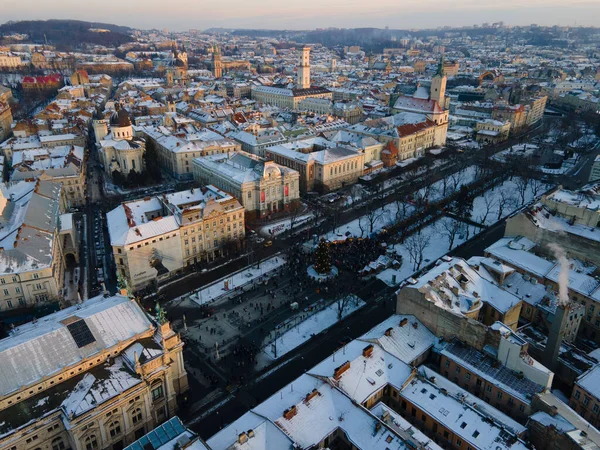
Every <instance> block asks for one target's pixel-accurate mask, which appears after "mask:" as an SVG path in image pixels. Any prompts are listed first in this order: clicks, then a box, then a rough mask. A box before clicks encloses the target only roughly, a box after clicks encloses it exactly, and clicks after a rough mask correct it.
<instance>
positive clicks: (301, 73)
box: [296, 47, 310, 89]
mask: <svg viewBox="0 0 600 450" xmlns="http://www.w3.org/2000/svg"><path fill="white" fill-rule="evenodd" d="M296 85H297V87H298V88H299V89H307V88H309V87H310V47H303V48H302V50H301V51H300V61H298V79H297V81H296Z"/></svg>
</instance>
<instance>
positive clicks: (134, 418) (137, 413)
mask: <svg viewBox="0 0 600 450" xmlns="http://www.w3.org/2000/svg"><path fill="white" fill-rule="evenodd" d="M142 419H143V415H142V410H141V408H136V409H134V410H133V411H131V422H132V423H133V424H134V425H135V424H138V423H140V422H141V421H142Z"/></svg>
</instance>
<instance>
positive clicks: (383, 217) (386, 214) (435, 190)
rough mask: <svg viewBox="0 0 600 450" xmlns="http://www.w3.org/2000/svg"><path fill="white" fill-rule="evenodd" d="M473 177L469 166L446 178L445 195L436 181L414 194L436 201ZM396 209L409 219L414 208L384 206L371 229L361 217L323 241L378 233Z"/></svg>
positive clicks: (392, 218) (339, 228)
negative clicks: (401, 210) (426, 196)
mask: <svg viewBox="0 0 600 450" xmlns="http://www.w3.org/2000/svg"><path fill="white" fill-rule="evenodd" d="M475 177H476V168H475V166H469V167H467V168H465V169H463V170H461V171H460V172H458V173H456V174H455V175H454V176H450V177H448V180H447V183H446V192H445V195H444V183H443V181H438V182H436V183H434V184H433V185H431V186H430V187H429V189H425V188H423V189H420V190H419V191H418V192H417V194H415V197H416V196H419V195H421V196H425V195H427V190H428V191H429V201H430V202H432V201H438V200H441V199H442V198H444V197H447V196H449V195H451V194H452V193H453V192H456V191H457V190H458V189H460V187H461V186H462V185H464V184H469V183H472V182H473V181H475ZM398 208H405V210H404V212H403V213H402V217H400V218H406V217H409V216H410V215H411V214H412V213H413V212H414V207H413V206H411V205H408V204H402V203H396V202H392V203H389V204H387V205H385V206H384V207H383V208H380V209H378V210H377V211H375V212H374V213H373V214H372V217H373V227H372V228H371V219H370V218H369V217H367V216H361V217H360V218H358V219H355V220H353V221H351V222H348V223H347V224H345V225H342V226H340V227H338V228H336V229H335V230H334V231H331V232H329V233H327V234H326V235H325V236H324V237H325V239H328V240H331V241H340V240H345V239H347V238H349V237H367V236H369V235H370V234H371V232H373V233H379V232H380V231H381V230H382V229H383V228H386V227H389V226H390V225H392V224H394V223H395V222H396V221H397V220H398V217H397V214H396V213H397V212H398Z"/></svg>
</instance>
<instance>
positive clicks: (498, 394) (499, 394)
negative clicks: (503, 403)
mask: <svg viewBox="0 0 600 450" xmlns="http://www.w3.org/2000/svg"><path fill="white" fill-rule="evenodd" d="M496 397H498V400H500V399H501V398H502V392H501V391H498V393H497V394H496Z"/></svg>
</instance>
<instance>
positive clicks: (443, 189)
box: [440, 176, 450, 198]
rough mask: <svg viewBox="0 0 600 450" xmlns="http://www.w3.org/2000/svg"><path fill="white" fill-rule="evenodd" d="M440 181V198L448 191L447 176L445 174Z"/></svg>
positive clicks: (444, 196)
mask: <svg viewBox="0 0 600 450" xmlns="http://www.w3.org/2000/svg"><path fill="white" fill-rule="evenodd" d="M440 181H441V185H442V198H446V194H447V192H448V185H449V183H450V180H449V179H448V176H445V177H443V178H442V179H441V180H440Z"/></svg>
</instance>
